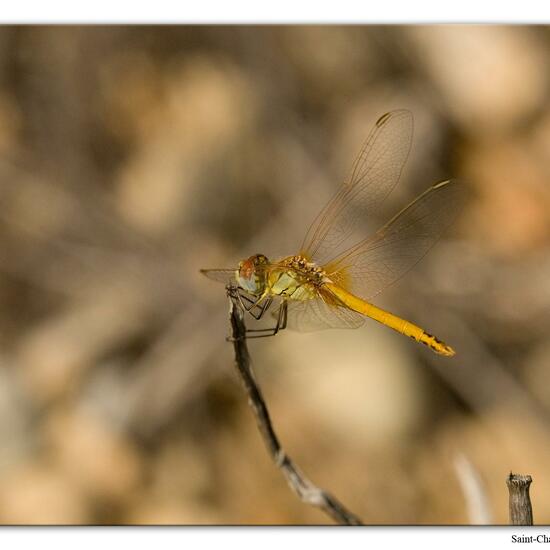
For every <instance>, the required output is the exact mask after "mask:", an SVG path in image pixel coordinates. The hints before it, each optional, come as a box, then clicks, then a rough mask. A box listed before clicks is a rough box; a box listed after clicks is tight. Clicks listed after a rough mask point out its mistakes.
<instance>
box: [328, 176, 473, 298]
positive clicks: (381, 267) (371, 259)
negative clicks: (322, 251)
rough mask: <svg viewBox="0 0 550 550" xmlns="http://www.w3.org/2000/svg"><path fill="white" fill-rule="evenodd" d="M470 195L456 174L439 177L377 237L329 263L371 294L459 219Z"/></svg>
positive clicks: (339, 279) (335, 276)
mask: <svg viewBox="0 0 550 550" xmlns="http://www.w3.org/2000/svg"><path fill="white" fill-rule="evenodd" d="M466 198H467V193H466V190H465V188H464V185H462V184H461V183H459V182H457V181H456V180H451V181H444V182H442V183H438V184H436V185H434V186H432V187H430V188H429V189H427V190H426V191H425V192H424V193H422V194H421V195H420V196H418V197H417V198H416V199H415V200H414V201H412V202H411V203H410V204H409V205H408V206H406V207H405V208H403V210H401V211H400V212H398V213H397V214H396V215H395V216H394V217H393V218H392V219H391V220H390V221H389V222H388V223H387V224H386V225H384V226H383V227H381V228H380V229H379V230H378V231H377V232H376V233H375V234H374V235H373V236H372V237H370V238H369V239H365V240H363V241H362V242H359V243H358V244H357V245H355V246H353V247H352V248H350V249H348V250H347V251H346V252H344V253H342V254H341V255H340V256H339V257H337V258H336V259H334V260H333V261H331V262H330V263H329V264H327V265H326V266H325V271H326V272H327V274H328V275H329V277H330V278H331V279H332V280H333V281H334V282H335V283H336V284H339V285H341V286H343V287H344V288H346V289H347V290H349V291H350V292H352V293H353V294H355V295H356V296H359V297H361V298H364V299H366V300H368V299H370V298H372V297H373V296H376V295H377V294H379V293H380V292H382V290H384V289H385V288H387V287H388V286H389V285H391V284H392V283H394V282H395V281H397V280H398V279H399V278H401V277H402V276H403V275H404V274H405V273H406V272H407V271H409V270H410V269H411V268H412V267H413V266H414V265H415V264H416V263H417V262H418V261H420V259H421V258H422V257H423V256H424V255H425V254H426V253H427V252H428V251H429V250H430V248H431V247H432V246H433V245H434V244H435V243H436V241H437V240H438V239H439V237H440V236H441V234H442V233H443V232H444V231H445V229H446V228H447V227H448V226H449V225H451V224H452V223H453V221H454V220H455V218H456V217H457V215H458V214H459V213H460V210H461V207H462V205H463V204H464V202H465V200H466Z"/></svg>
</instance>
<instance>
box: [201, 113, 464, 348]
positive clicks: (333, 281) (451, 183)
mask: <svg viewBox="0 0 550 550" xmlns="http://www.w3.org/2000/svg"><path fill="white" fill-rule="evenodd" d="M412 136H413V117H412V114H411V113H410V112H409V111H408V110H405V109H400V110H395V111H391V112H389V113H386V114H384V115H382V116H381V117H380V118H379V119H378V120H377V121H376V123H375V125H374V127H373V129H372V130H371V132H370V134H369V136H368V137H367V139H366V141H365V143H364V144H363V146H362V148H361V150H360V152H359V155H358V156H357V158H356V161H355V163H354V164H353V167H352V170H351V174H350V176H349V178H348V179H347V180H346V181H345V182H344V183H343V184H342V185H341V186H340V188H339V189H338V191H337V192H336V194H335V195H334V196H333V197H332V199H331V200H330V201H329V202H328V203H327V204H326V206H325V207H324V208H323V209H322V210H321V212H320V213H319V215H318V216H317V217H316V218H315V220H314V221H313V223H312V224H311V226H310V228H309V230H308V231H307V233H306V235H305V237H304V239H303V242H302V245H301V247H300V248H299V252H298V253H297V254H293V255H290V256H286V257H283V258H280V259H277V260H273V261H271V260H269V259H268V257H267V256H265V255H263V254H254V255H253V256H250V257H249V258H247V259H244V260H242V261H241V262H239V264H238V267H237V268H236V269H235V268H233V269H201V273H203V274H204V275H206V276H207V277H209V278H210V279H213V280H215V281H218V282H223V283H225V284H226V285H227V288H228V291H229V292H230V293H232V295H233V296H235V297H236V298H237V299H238V301H239V303H240V305H241V307H242V308H243V309H244V310H246V311H247V312H248V313H250V314H251V315H252V316H253V317H254V318H255V319H261V318H262V317H263V316H264V314H265V313H266V312H267V311H268V310H270V308H271V307H272V305H273V304H274V302H275V304H276V305H277V306H278V307H275V306H274V307H273V309H272V311H273V316H274V317H275V319H276V324H275V326H273V327H270V328H264V329H248V330H247V337H262V336H272V335H274V334H277V333H278V332H279V331H280V330H282V329H285V328H291V329H295V330H299V331H312V330H321V329H325V328H357V327H359V326H361V325H363V323H364V322H365V319H366V318H371V319H374V320H376V321H378V322H379V323H382V324H383V325H386V326H387V327H389V328H391V329H393V330H395V331H397V332H398V333H400V334H404V335H406V336H409V337H410V338H412V339H413V340H415V341H417V342H419V343H422V344H424V345H426V346H428V347H429V348H430V349H431V350H432V351H434V352H435V353H437V354H440V355H443V356H452V355H454V354H455V351H454V350H453V348H452V347H451V346H449V345H447V344H446V343H444V342H443V341H442V340H440V339H438V338H436V337H435V336H433V335H432V334H430V333H429V332H427V331H425V330H424V329H422V328H421V327H419V326H417V325H416V324H414V323H412V322H410V321H407V320H405V319H402V318H400V317H398V316H397V315H394V314H393V313H390V312H389V311H386V310H384V309H382V308H380V307H378V306H376V305H374V304H373V303H372V302H371V300H372V299H373V298H374V297H376V296H377V295H378V294H380V293H381V292H382V291H383V290H384V289H386V288H387V287H388V286H390V285H391V284H393V283H395V282H396V281H397V280H399V279H400V278H401V277H402V276H403V275H404V274H405V273H407V272H408V271H409V270H410V269H411V268H412V267H413V266H415V265H416V264H417V263H418V262H419V261H420V259H421V258H423V257H424V256H425V255H426V254H427V252H428V251H429V250H430V249H431V248H432V246H433V245H434V244H435V243H436V242H437V240H438V239H439V237H440V236H441V235H442V233H443V232H444V231H445V230H446V229H447V228H448V226H449V225H450V224H451V223H453V221H454V219H455V218H456V216H457V214H458V212H459V211H460V206H461V204H462V202H463V199H464V186H463V184H461V183H460V182H459V181H457V180H446V181H442V182H439V183H436V184H434V185H432V186H431V187H429V188H428V189H427V190H426V191H424V192H423V193H421V194H420V195H419V196H418V197H417V198H415V199H414V200H413V201H412V202H410V203H409V204H408V205H407V206H405V207H404V208H402V209H401V210H399V211H398V212H397V213H396V214H395V215H394V216H393V217H392V218H391V219H390V220H389V221H388V222H387V223H386V224H384V225H383V226H382V227H380V229H378V231H376V232H374V233H372V234H371V235H370V236H367V237H365V236H364V234H363V224H364V222H365V220H366V219H368V218H369V217H371V216H373V215H375V214H376V213H377V212H378V211H379V209H380V207H381V205H382V203H383V202H384V201H385V199H386V198H387V197H388V195H389V194H390V192H391V191H392V190H393V189H394V188H395V186H396V185H397V183H398V181H399V180H400V177H401V173H402V171H403V167H404V165H405V163H406V160H407V158H408V156H409V152H410V149H411V144H412Z"/></svg>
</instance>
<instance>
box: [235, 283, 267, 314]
mask: <svg viewBox="0 0 550 550" xmlns="http://www.w3.org/2000/svg"><path fill="white" fill-rule="evenodd" d="M236 297H237V299H238V300H239V304H240V306H241V307H242V308H243V310H244V311H246V312H247V313H250V315H252V317H254V319H256V320H257V321H259V320H260V319H261V318H262V317H263V315H264V313H265V312H266V311H267V310H268V309H269V306H270V305H271V303H272V302H273V297H272V296H269V297H268V298H267V299H266V298H265V296H263V295H262V296H260V297H259V298H257V299H256V300H253V299H252V298H250V296H248V295H247V294H246V293H245V292H244V291H241V290H240V289H238V290H237V291H236ZM245 301H246V304H245ZM262 301H263V304H262Z"/></svg>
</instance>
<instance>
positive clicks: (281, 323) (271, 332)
mask: <svg viewBox="0 0 550 550" xmlns="http://www.w3.org/2000/svg"><path fill="white" fill-rule="evenodd" d="M287 312H288V304H287V302H286V300H284V301H283V302H281V305H280V306H279V311H278V313H277V323H276V324H275V326H274V327H271V328H257V329H247V331H246V334H247V335H248V334H250V333H253V334H252V336H247V338H267V337H268V336H275V334H277V333H278V332H279V331H280V330H284V329H285V328H286V323H287V319H288V315H287ZM260 333H263V334H260Z"/></svg>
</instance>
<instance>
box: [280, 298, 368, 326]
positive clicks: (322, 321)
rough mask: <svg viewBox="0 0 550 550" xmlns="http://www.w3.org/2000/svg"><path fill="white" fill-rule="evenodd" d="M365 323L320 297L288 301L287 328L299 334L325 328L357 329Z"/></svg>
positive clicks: (352, 313) (363, 320) (362, 317)
mask: <svg viewBox="0 0 550 550" xmlns="http://www.w3.org/2000/svg"><path fill="white" fill-rule="evenodd" d="M364 322H365V317H364V316H363V315H361V314H360V313H356V312H355V311H353V310H351V309H348V308H346V307H340V306H336V305H334V304H330V303H329V302H327V301H325V300H324V299H323V298H322V297H321V295H320V296H319V298H316V299H314V300H304V301H292V300H289V301H288V312H287V326H288V328H291V329H293V330H297V331H300V332H311V331H315V330H323V329H327V328H357V327H360V326H361V325H362V324H363V323H364Z"/></svg>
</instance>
